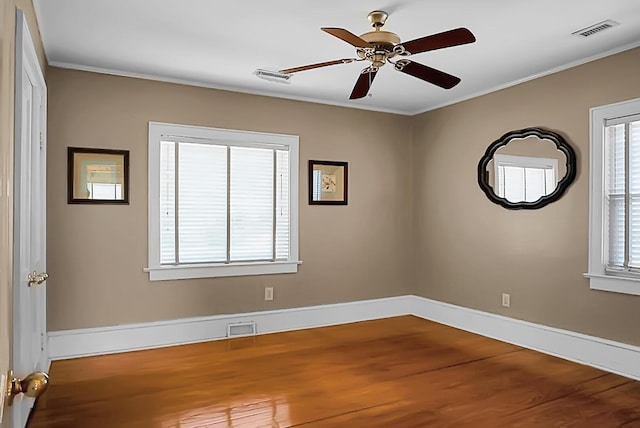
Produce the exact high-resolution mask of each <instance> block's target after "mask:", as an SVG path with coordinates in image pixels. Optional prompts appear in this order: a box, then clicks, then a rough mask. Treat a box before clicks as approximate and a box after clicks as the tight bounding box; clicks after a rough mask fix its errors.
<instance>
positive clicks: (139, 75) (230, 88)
mask: <svg viewBox="0 0 640 428" xmlns="http://www.w3.org/2000/svg"><path fill="white" fill-rule="evenodd" d="M43 39H44V38H43ZM639 46H640V42H634V43H629V44H628V45H624V46H620V47H617V48H615V49H611V50H609V51H606V52H602V53H599V54H597V55H592V56H590V57H587V58H582V59H579V60H576V61H573V62H570V63H567V64H563V65H561V66H558V67H555V68H552V69H551V70H547V71H543V72H540V73H536V74H532V75H530V76H527V77H523V78H521V79H516V80H513V81H511V82H507V83H504V84H502V85H497V86H494V87H492V88H488V89H484V90H481V91H477V92H474V93H472V94H470V95H466V96H462V97H458V98H454V99H451V100H447V101H445V102H442V103H440V104H436V105H433V106H429V107H427V108H424V109H418V110H416V111H404V110H398V109H391V108H381V107H376V106H368V105H363V104H355V103H353V102H337V101H327V100H321V99H317V98H312V97H302V96H296V95H290V94H286V95H285V94H280V93H274V92H270V91H265V90H259V89H246V88H241V87H237V86H231V85H220V84H214V83H208V82H201V81H197V80H190V79H178V78H172V77H167V76H161V75H155V74H151V73H137V72H132V71H122V70H114V69H111V68H105V67H94V66H91V65H85V64H76V63H72V62H64V61H50V62H49V65H50V66H52V67H59V68H66V69H71V70H79V71H89V72H92V73H99V74H109V75H112V76H122V77H132V78H136V79H145V80H153V81H157V82H167V83H176V84H179V85H189V86H197V87H201V88H209V89H219V90H223V91H233V92H239V93H242V94H251V95H261V96H266V97H272V98H281V99H286V100H296V101H304V102H309V103H316V104H324V105H331V106H337V107H347V108H354V109H358V110H369V111H377V112H382V113H393V114H399V115H404V116H417V115H419V114H422V113H426V112H428V111H432V110H437V109H439V108H442V107H446V106H450V105H453V104H457V103H460V102H463V101H467V100H470V99H473V98H478V97H481V96H483V95H487V94H490V93H492V92H497V91H500V90H502V89H507V88H510V87H512V86H517V85H519V84H521V83H526V82H529V81H531V80H535V79H539V78H541V77H545V76H548V75H550V74H555V73H559V72H561V71H564V70H568V69H570V68H573V67H578V66H580V65H583V64H586V63H589V62H592V61H596V60H599V59H602V58H606V57H608V56H611V55H616V54H619V53H622V52H625V51H628V50H631V49H635V48H637V47H639Z"/></svg>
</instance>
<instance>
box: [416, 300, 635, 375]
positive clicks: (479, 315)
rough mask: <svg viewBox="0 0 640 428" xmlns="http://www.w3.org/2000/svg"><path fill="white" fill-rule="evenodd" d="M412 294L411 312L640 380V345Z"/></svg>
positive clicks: (441, 322) (428, 318)
mask: <svg viewBox="0 0 640 428" xmlns="http://www.w3.org/2000/svg"><path fill="white" fill-rule="evenodd" d="M412 297H413V299H412V300H411V301H410V302H409V304H410V305H411V307H410V308H407V309H408V312H409V313H411V314H413V315H415V316H418V317H420V318H424V319H427V320H431V321H435V322H438V323H440V324H445V325H449V326H451V327H455V328H459V329H461V330H466V331H469V332H472V333H477V334H480V335H482V336H486V337H490V338H492V339H497V340H500V341H502V342H507V343H512V344H514V345H518V346H522V347H523V348H528V349H532V350H534V351H539V352H543V353H545V354H549V355H553V356H556V357H560V358H563V359H565V360H570V361H574V362H577V363H581V364H586V365H588V366H592V367H596V368H599V369H602V370H605V371H608V372H611V373H616V374H619V375H622V376H625V377H628V378H632V379H637V380H640V347H637V346H632V345H628V344H625V343H620V342H614V341H612V340H607V339H602V338H599V337H594V336H588V335H586V334H581V333H576V332H573V331H569V330H562V329H558V328H553V327H548V326H545V325H541V324H535V323H531V322H527V321H521V320H517V319H514V318H509V317H505V316H501V315H496V314H492V313H488V312H482V311H478V310H474V309H469V308H465V307H462V306H456V305H452V304H449V303H443V302H439V301H436V300H430V299H426V298H424V297H418V296H412Z"/></svg>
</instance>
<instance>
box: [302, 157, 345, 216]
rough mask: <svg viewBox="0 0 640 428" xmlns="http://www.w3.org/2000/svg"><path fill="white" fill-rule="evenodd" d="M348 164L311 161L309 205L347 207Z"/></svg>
mask: <svg viewBox="0 0 640 428" xmlns="http://www.w3.org/2000/svg"><path fill="white" fill-rule="evenodd" d="M347 178H348V164H347V162H331V161H319V160H310V161H309V205H347V189H348V186H347Z"/></svg>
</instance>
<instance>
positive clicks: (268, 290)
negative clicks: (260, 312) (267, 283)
mask: <svg viewBox="0 0 640 428" xmlns="http://www.w3.org/2000/svg"><path fill="white" fill-rule="evenodd" d="M264 300H273V287H265V288H264Z"/></svg>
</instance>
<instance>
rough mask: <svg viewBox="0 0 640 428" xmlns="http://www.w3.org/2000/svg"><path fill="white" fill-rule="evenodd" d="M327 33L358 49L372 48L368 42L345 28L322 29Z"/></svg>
mask: <svg viewBox="0 0 640 428" xmlns="http://www.w3.org/2000/svg"><path fill="white" fill-rule="evenodd" d="M321 30H322V31H324V32H325V33H329V34H331V35H332V36H334V37H337V38H339V39H340V40H344V41H345V42H347V43H349V44H350V45H352V46H355V47H357V48H370V47H371V44H369V42H367V41H366V40H363V39H361V38H360V37H358V36H356V35H355V34H353V33H352V32H350V31H348V30H345V29H344V28H331V27H323V28H321Z"/></svg>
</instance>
